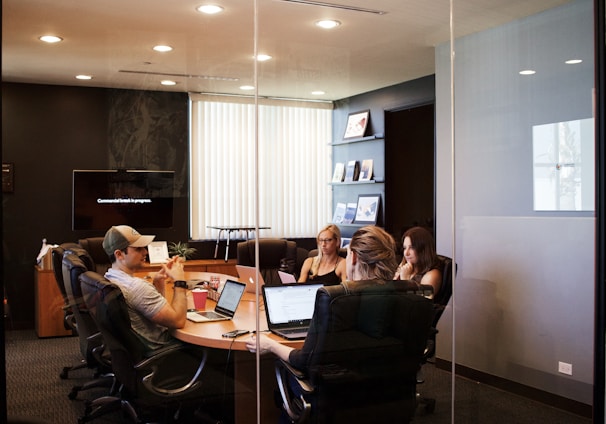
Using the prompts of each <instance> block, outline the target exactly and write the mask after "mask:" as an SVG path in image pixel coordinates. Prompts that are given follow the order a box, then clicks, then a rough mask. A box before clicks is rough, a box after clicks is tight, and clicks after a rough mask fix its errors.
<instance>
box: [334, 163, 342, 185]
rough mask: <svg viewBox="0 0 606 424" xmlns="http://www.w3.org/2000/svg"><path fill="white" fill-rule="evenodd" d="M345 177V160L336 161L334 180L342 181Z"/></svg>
mask: <svg viewBox="0 0 606 424" xmlns="http://www.w3.org/2000/svg"><path fill="white" fill-rule="evenodd" d="M344 177H345V164H344V163H343V162H337V163H335V172H334V173H333V174H332V182H333V183H340V182H341V181H343V178H344Z"/></svg>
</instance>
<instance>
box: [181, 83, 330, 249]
mask: <svg viewBox="0 0 606 424" xmlns="http://www.w3.org/2000/svg"><path fill="white" fill-rule="evenodd" d="M190 101H191V141H190V158H191V159H190V161H191V162H190V178H191V181H190V231H191V238H192V239H193V240H207V239H213V238H216V236H217V234H216V231H217V230H213V229H209V228H207V227H208V226H238V225H243V226H248V225H253V226H254V224H255V223H256V222H257V221H256V217H255V207H254V205H255V172H256V169H255V149H256V147H255V113H256V111H255V109H256V107H255V105H254V103H252V100H250V99H247V98H239V97H234V98H231V97H226V98H221V97H219V96H206V95H199V94H190ZM258 114H259V115H258V125H259V128H258V146H259V148H258V151H259V159H258V161H259V163H258V171H257V172H258V178H259V221H258V222H259V225H260V226H268V227H271V228H270V229H268V230H263V232H262V233H261V236H262V237H285V238H296V237H315V236H316V233H317V232H318V230H319V229H320V228H322V227H323V226H325V225H326V223H327V222H329V221H330V219H331V216H332V215H331V209H332V190H331V189H330V185H329V184H328V183H329V181H330V179H331V167H332V159H331V148H330V141H331V136H332V104H325V103H313V102H309V103H305V102H299V101H297V102H294V101H268V100H264V101H263V102H259V103H258Z"/></svg>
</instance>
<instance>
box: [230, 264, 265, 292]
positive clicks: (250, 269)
mask: <svg viewBox="0 0 606 424" xmlns="http://www.w3.org/2000/svg"><path fill="white" fill-rule="evenodd" d="M236 271H237V272H238V278H239V279H240V281H241V282H243V283H244V284H246V292H247V293H256V292H257V290H256V288H255V287H256V285H255V279H256V278H257V269H256V268H255V267H254V266H246V265H236ZM259 284H260V286H261V287H263V286H264V285H265V280H263V276H262V275H261V272H259ZM260 292H261V289H259V293H260Z"/></svg>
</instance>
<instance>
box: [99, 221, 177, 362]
mask: <svg viewBox="0 0 606 424" xmlns="http://www.w3.org/2000/svg"><path fill="white" fill-rule="evenodd" d="M154 238H155V236H149V235H141V234H139V232H138V231H137V230H135V229H134V228H132V227H129V226H128V225H116V226H113V227H111V228H110V229H109V230H108V231H107V233H105V238H104V239H103V249H104V250H105V252H106V253H107V254H108V256H109V258H110V261H111V263H112V266H111V268H110V269H108V270H107V272H106V273H105V278H107V279H108V280H109V281H111V282H112V283H114V284H116V285H117V286H119V287H120V289H121V290H122V293H123V294H124V299H125V300H126V303H127V305H128V312H129V316H130V321H131V326H132V328H133V330H134V331H135V332H136V333H137V334H138V335H139V337H140V338H141V339H142V341H143V342H144V343H145V344H146V345H147V346H148V348H149V349H150V350H153V349H157V348H159V347H162V346H164V345H166V344H168V343H171V342H175V339H174V338H172V336H171V335H170V332H169V330H171V329H174V328H182V327H183V326H184V325H185V320H186V318H185V316H186V313H187V297H186V296H187V285H186V283H185V281H184V280H185V278H184V277H185V274H184V271H183V263H182V262H181V261H180V260H179V258H178V257H176V256H175V257H173V258H172V259H170V260H169V261H168V263H166V264H162V269H161V270H160V271H158V272H157V273H156V274H155V275H154V278H153V280H152V283H150V282H148V281H146V280H144V279H142V278H137V277H135V276H134V273H135V271H137V270H139V269H140V268H141V266H142V264H143V263H144V262H145V258H146V256H147V246H148V245H149V244H150V243H151V242H152V241H153V240H154ZM167 278H171V279H172V280H173V281H174V282H175V284H174V294H173V300H172V302H171V303H170V304H169V303H168V301H167V300H166V298H165V297H164V288H165V283H166V279H167Z"/></svg>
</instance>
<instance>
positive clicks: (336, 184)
mask: <svg viewBox="0 0 606 424" xmlns="http://www.w3.org/2000/svg"><path fill="white" fill-rule="evenodd" d="M384 182H385V181H383V180H368V181H341V182H332V181H331V182H330V183H329V184H330V185H335V186H340V185H356V184H382V183H384Z"/></svg>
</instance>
